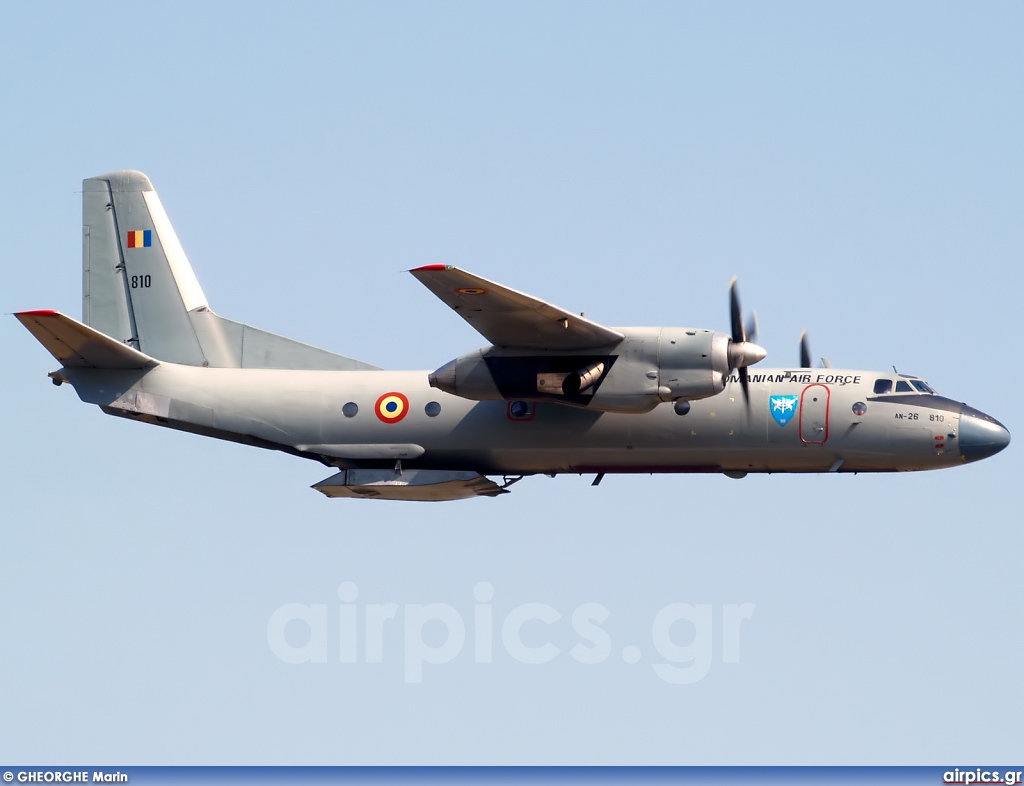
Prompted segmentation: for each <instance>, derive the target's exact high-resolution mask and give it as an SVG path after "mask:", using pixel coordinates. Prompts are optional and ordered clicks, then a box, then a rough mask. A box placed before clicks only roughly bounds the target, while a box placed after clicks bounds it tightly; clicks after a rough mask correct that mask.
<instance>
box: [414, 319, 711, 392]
mask: <svg viewBox="0 0 1024 786" xmlns="http://www.w3.org/2000/svg"><path fill="white" fill-rule="evenodd" d="M621 330H622V332H623V333H625V335H626V337H625V338H624V339H623V340H622V341H620V342H619V343H618V344H616V345H615V346H614V347H610V348H609V350H608V351H607V353H590V352H577V353H568V354H558V355H556V354H553V353H545V352H538V351H536V350H527V349H511V348H507V347H487V348H486V349H479V350H476V351H475V352H471V353H469V354H467V355H463V356H462V357H459V358H456V359H455V360H452V361H450V362H449V363H446V364H445V365H443V366H441V367H440V368H439V369H437V371H435V372H434V373H433V374H431V375H430V384H431V385H432V386H433V387H436V388H438V389H440V390H443V391H445V392H446V393H451V394H453V395H456V396H461V397H462V398H467V399H471V400H474V401H489V400H502V399H505V400H514V399H522V400H527V401H558V402H560V403H563V404H569V405H571V406H577V407H585V408H587V409H595V410H600V411H607V412H649V411H650V410H652V409H654V408H655V407H656V406H657V405H658V404H660V403H661V402H663V401H693V400H695V399H700V398H707V397H708V396H713V395H715V394H716V393H720V392H721V391H722V390H723V389H724V388H725V381H726V377H727V375H728V373H729V367H730V362H729V360H730V358H729V350H730V338H729V336H727V335H725V334H724V333H715V332H714V331H710V330H701V329H693V328H627V329H621Z"/></svg>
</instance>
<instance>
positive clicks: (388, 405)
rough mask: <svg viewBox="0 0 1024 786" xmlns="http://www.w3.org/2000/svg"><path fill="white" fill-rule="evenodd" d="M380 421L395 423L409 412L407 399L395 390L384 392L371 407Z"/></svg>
mask: <svg viewBox="0 0 1024 786" xmlns="http://www.w3.org/2000/svg"><path fill="white" fill-rule="evenodd" d="M373 411H374V412H376V413H377V417H378V418H380V420H381V422H382V423H397V422H398V421H400V420H401V419H402V418H404V417H405V416H406V415H407V414H409V399H407V398H406V397H405V396H404V395H402V394H401V393H397V392H391V393H385V394H384V395H383V396H381V397H380V398H379V399H377V404H376V406H375V407H374V408H373Z"/></svg>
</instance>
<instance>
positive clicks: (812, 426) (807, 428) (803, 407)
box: [800, 385, 832, 445]
mask: <svg viewBox="0 0 1024 786" xmlns="http://www.w3.org/2000/svg"><path fill="white" fill-rule="evenodd" d="M831 396H832V393H831V391H830V390H829V389H828V388H827V387H826V386H825V385H808V386H807V387H805V388H804V392H803V393H801V394H800V441H801V442H803V443H804V444H805V445H824V444H825V443H826V442H827V441H828V405H829V399H830V398H831Z"/></svg>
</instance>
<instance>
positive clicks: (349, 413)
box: [341, 401, 359, 418]
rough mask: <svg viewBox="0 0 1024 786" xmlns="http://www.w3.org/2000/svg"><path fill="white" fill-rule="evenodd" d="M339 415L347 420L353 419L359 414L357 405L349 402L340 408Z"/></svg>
mask: <svg viewBox="0 0 1024 786" xmlns="http://www.w3.org/2000/svg"><path fill="white" fill-rule="evenodd" d="M341 414H342V415H344V416H345V417H347V418H354V417H355V416H356V415H358V414H359V405H358V404H356V402H354V401H350V402H348V403H347V404H346V405H345V406H343V407H342V408H341Z"/></svg>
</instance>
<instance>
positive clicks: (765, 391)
mask: <svg viewBox="0 0 1024 786" xmlns="http://www.w3.org/2000/svg"><path fill="white" fill-rule="evenodd" d="M60 375H61V376H62V377H63V378H64V379H66V380H68V381H69V382H71V383H72V384H73V385H74V386H75V387H76V389H77V391H78V393H79V395H80V397H81V398H82V399H83V400H84V401H86V402H89V403H93V404H97V405H99V406H101V407H102V408H103V409H104V411H106V412H108V413H110V414H117V415H122V416H126V417H130V418H135V419H140V420H143V421H146V422H151V423H155V424H158V425H163V426H167V427H171V428H176V429H181V430H185V431H191V432H195V433H199V434H204V435H207V436H213V437H217V438H221V439H229V440H233V441H238V442H243V443H246V444H252V445H257V446H260V447H266V448H270V449H277V450H284V451H287V452H290V453H295V454H298V455H302V456H304V457H308V458H312V459H315V460H318V461H321V462H323V463H325V464H328V465H331V466H336V467H339V468H353V467H391V466H394V465H395V463H396V461H401V462H402V464H403V466H404V467H406V468H409V469H414V468H427V469H459V470H474V471H476V472H479V473H481V474H491V475H494V474H503V475H523V474H532V473H549V474H550V473H563V472H580V473H590V472H609V473H614V472H727V473H729V474H735V475H739V474H742V473H747V472H828V471H841V472H885V471H904V470H924V469H937V468H940V467H949V466H953V465H956V464H961V463H964V462H967V461H973V460H976V459H980V458H984V457H986V456H989V455H992V454H993V453H995V452H997V451H998V450H1000V449H1002V447H1005V445H1006V444H1007V443H1008V441H1009V433H1008V432H1007V430H1006V429H1005V428H1004V427H1003V426H1002V425H1001V424H999V423H998V422H997V421H995V420H994V419H992V418H991V417H989V416H987V415H985V414H983V413H981V412H978V411H977V410H974V409H972V408H970V407H968V406H966V405H963V404H960V403H958V402H955V401H952V400H950V399H947V398H944V397H942V396H937V395H933V394H927V393H919V392H914V393H902V394H894V393H888V394H881V395H876V394H875V393H874V390H875V389H876V388H875V384H876V381H877V380H879V379H891V380H893V381H894V382H895V381H896V380H897V379H898V377H897V376H896V375H894V374H885V373H880V372H870V371H843V370H836V369H806V368H804V369H795V370H783V369H779V370H771V369H761V370H758V372H757V373H755V374H752V375H751V385H750V402H749V405H747V404H746V403H745V401H744V397H743V395H742V393H741V391H740V387H739V385H738V384H737V383H736V382H735V381H734V380H730V381H729V383H728V384H727V386H726V389H725V390H724V391H723V392H722V393H720V394H718V395H715V396H712V397H710V398H706V399H701V400H698V401H693V402H690V403H689V407H688V411H687V412H685V414H677V409H676V408H674V407H673V405H672V404H664V405H661V406H658V407H656V408H655V409H654V410H652V411H650V412H647V413H643V414H620V413H612V412H596V411H590V410H588V409H586V408H585V407H572V406H566V405H563V404H559V403H556V402H551V401H540V402H521V403H518V404H516V403H515V402H507V401H469V400H466V399H463V398H460V397H457V396H452V395H449V394H446V393H443V392H441V391H439V390H436V389H434V388H431V387H430V386H429V385H428V379H427V378H428V372H427V371H294V370H290V371H283V370H273V369H223V368H197V367H192V366H184V365H177V364H172V363H162V364H160V365H159V366H157V367H156V368H153V369H149V370H139V371H99V370H94V369H81V368H72V369H62V371H61V372H60ZM392 393H393V394H399V395H400V396H404V397H405V398H406V399H407V401H408V408H407V411H403V412H400V417H397V418H391V419H390V420H389V413H386V412H385V413H383V417H381V416H379V415H378V414H377V407H378V402H379V401H381V400H382V399H384V397H386V396H387V394H392ZM347 404H348V405H350V406H348V407H346V405H347ZM353 404H354V405H355V407H352V406H351V405H353ZM428 405H431V406H428ZM396 408H397V409H399V410H405V406H404V404H399V405H397V407H396ZM679 409H687V407H685V406H683V407H680V408H679ZM773 410H774V411H775V412H776V415H773ZM428 411H429V412H432V413H436V414H433V416H431V415H428V414H427V413H428ZM346 412H348V413H349V415H351V416H349V415H346V414H345V413H346ZM858 412H860V413H862V414H857V413H858Z"/></svg>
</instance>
